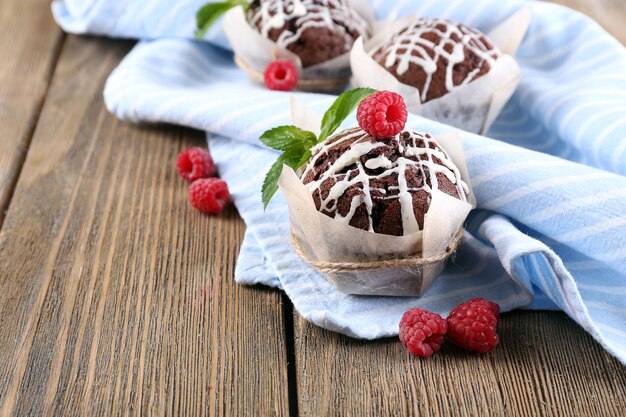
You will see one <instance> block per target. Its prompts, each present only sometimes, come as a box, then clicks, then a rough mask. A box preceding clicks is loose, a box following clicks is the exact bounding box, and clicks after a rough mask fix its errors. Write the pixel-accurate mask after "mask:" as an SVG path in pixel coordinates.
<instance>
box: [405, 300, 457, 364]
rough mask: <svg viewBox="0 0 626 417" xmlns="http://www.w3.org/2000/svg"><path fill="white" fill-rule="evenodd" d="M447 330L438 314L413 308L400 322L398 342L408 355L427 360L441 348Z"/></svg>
mask: <svg viewBox="0 0 626 417" xmlns="http://www.w3.org/2000/svg"><path fill="white" fill-rule="evenodd" d="M447 328H448V325H447V323H446V321H445V320H444V319H442V318H441V316H440V315H439V314H435V313H431V312H430V311H426V310H422V309H421V308H413V309H411V310H409V311H407V312H406V313H404V315H403V316H402V320H400V341H401V342H402V344H403V345H404V347H405V348H406V350H408V351H409V352H410V353H412V354H414V355H417V356H421V357H422V358H429V357H430V356H431V355H432V354H433V353H434V352H437V351H438V350H439V349H440V348H441V345H442V344H443V341H444V338H445V335H446V330H447Z"/></svg>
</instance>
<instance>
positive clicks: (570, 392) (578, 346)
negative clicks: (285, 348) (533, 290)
mask: <svg viewBox="0 0 626 417" xmlns="http://www.w3.org/2000/svg"><path fill="white" fill-rule="evenodd" d="M499 334H500V336H501V343H500V345H499V346H498V348H497V349H496V350H494V351H493V352H491V353H490V354H488V355H479V354H472V353H468V352H464V351H461V350H460V349H457V348H455V347H454V346H451V345H450V344H446V345H444V348H443V349H442V350H441V352H439V353H437V354H436V355H434V356H433V357H432V358H431V359H430V360H423V359H420V358H417V357H412V356H410V355H409V354H408V353H407V352H406V351H405V350H404V348H403V347H402V345H401V344H400V342H399V341H398V339H396V338H393V339H385V340H383V341H377V342H367V341H359V340H354V339H350V338H348V337H345V336H341V335H338V334H336V333H332V332H329V331H326V330H323V329H320V328H318V327H316V326H314V325H312V324H309V323H307V322H305V321H304V320H303V319H301V318H300V319H298V320H297V321H296V331H295V346H296V369H297V371H298V396H299V402H298V409H299V412H300V415H302V416H387V415H389V416H391V415H393V416H468V417H473V416H482V415H484V416H492V417H493V416H502V417H508V416H529V417H530V416H587V417H592V416H598V417H605V416H624V415H626V372H624V367H623V366H622V365H621V364H620V363H619V362H617V360H615V359H614V358H612V357H611V356H610V355H608V354H607V353H605V352H604V351H603V350H602V349H601V348H600V347H599V346H598V345H597V343H596V342H595V341H594V340H593V339H592V338H591V337H590V336H589V335H587V334H586V333H585V332H584V331H583V330H582V329H580V328H579V327H578V326H577V325H576V324H575V323H574V322H573V321H571V320H570V319H569V318H567V317H565V316H564V315H563V314H561V313H548V312H514V313H509V314H505V315H503V317H502V321H501V324H500V326H499Z"/></svg>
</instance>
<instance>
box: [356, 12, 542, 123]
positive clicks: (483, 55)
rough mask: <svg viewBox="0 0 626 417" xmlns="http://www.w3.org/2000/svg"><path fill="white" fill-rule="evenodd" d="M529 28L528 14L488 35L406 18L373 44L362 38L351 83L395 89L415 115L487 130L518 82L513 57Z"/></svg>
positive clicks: (448, 23)
mask: <svg viewBox="0 0 626 417" xmlns="http://www.w3.org/2000/svg"><path fill="white" fill-rule="evenodd" d="M529 23H530V14H529V13H528V11H527V10H525V9H522V10H520V11H519V12H516V13H514V14H513V15H512V16H511V17H510V18H508V19H507V20H505V21H504V22H502V23H500V24H499V25H498V26H496V27H495V28H493V29H492V30H491V31H490V32H489V34H488V35H486V34H484V33H482V32H480V31H479V30H477V29H474V28H470V27H468V26H465V25H463V24H461V23H456V22H452V21H450V20H446V19H434V18H415V17H410V16H409V17H406V18H403V19H402V20H400V21H398V22H397V23H396V25H394V26H393V27H387V28H386V29H384V30H381V31H379V32H378V33H377V34H376V36H375V37H374V38H372V39H371V40H369V41H367V40H365V39H363V40H361V39H357V41H356V42H355V43H354V46H353V48H352V51H351V54H350V63H351V67H352V74H353V76H352V84H353V85H354V86H356V87H373V88H376V89H378V90H390V91H394V92H396V93H398V94H400V95H402V97H403V98H404V100H405V101H406V103H407V107H408V109H409V112H411V113H414V114H419V115H421V116H424V117H426V118H429V119H432V120H436V121H438V122H441V123H445V124H448V125H451V126H454V127H457V128H460V129H463V130H466V131H469V132H474V133H481V134H482V133H485V132H486V131H487V130H488V129H489V127H490V126H491V124H492V123H493V122H494V120H495V119H496V117H497V116H498V114H499V113H500V111H501V110H502V108H503V107H504V105H505V104H506V102H507V101H508V100H509V98H510V97H511V96H512V95H513V93H514V91H515V89H516V88H517V85H518V84H519V80H520V78H521V70H520V67H519V65H518V64H517V62H516V61H515V58H514V57H513V55H514V54H515V52H516V51H517V48H518V47H519V44H520V43H521V41H522V39H523V38H524V35H525V33H526V30H527V28H528V25H529Z"/></svg>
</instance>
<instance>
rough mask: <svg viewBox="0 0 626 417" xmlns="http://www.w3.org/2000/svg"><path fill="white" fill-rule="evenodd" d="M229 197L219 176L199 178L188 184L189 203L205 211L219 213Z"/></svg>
mask: <svg viewBox="0 0 626 417" xmlns="http://www.w3.org/2000/svg"><path fill="white" fill-rule="evenodd" d="M229 198H230V193H229V192H228V186H227V185H226V182H224V181H222V180H221V179H219V178H201V179H199V180H197V181H195V182H194V183H193V184H191V185H190V186H189V201H191V205H192V206H194V207H195V208H197V209H198V210H200V211H202V212H205V213H209V214H218V213H220V212H221V211H222V210H223V209H224V207H226V204H227V203H228V199H229Z"/></svg>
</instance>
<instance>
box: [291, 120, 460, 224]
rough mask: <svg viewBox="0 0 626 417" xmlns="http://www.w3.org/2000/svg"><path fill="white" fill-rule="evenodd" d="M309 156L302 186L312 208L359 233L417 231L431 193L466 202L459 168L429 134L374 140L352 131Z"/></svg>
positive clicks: (340, 135)
mask: <svg viewBox="0 0 626 417" xmlns="http://www.w3.org/2000/svg"><path fill="white" fill-rule="evenodd" d="M312 153H313V156H312V157H311V160H310V161H309V163H308V165H307V167H306V169H305V171H304V173H303V174H302V182H303V183H304V184H305V185H306V186H307V188H308V189H309V190H310V191H311V194H312V196H313V200H314V201H315V206H316V207H317V209H318V210H319V211H320V212H322V213H324V214H326V215H327V216H329V217H332V218H335V219H338V220H341V221H343V222H345V223H347V224H349V225H351V226H354V227H357V228H359V229H363V230H368V231H371V232H375V233H383V234H387V235H394V236H402V235H408V234H411V233H415V232H417V231H419V230H422V229H423V228H424V215H425V214H426V213H427V212H428V208H429V207H430V201H431V193H432V190H433V189H439V190H441V191H443V192H444V193H446V194H448V195H450V196H452V197H455V198H458V199H460V200H463V201H467V196H468V193H469V188H468V186H467V184H465V183H464V182H463V180H462V179H461V174H460V172H459V169H458V168H457V167H456V166H455V165H454V162H453V161H452V160H451V159H450V158H449V157H448V155H447V154H446V152H445V151H444V150H443V149H442V148H441V147H440V146H439V145H438V144H437V142H435V140H434V139H433V138H432V137H431V136H430V135H429V134H428V133H419V132H414V131H403V132H402V133H400V134H399V135H397V136H395V137H392V138H387V139H379V138H376V137H374V136H372V135H370V134H368V133H366V132H365V131H363V130H361V129H360V128H354V129H350V130H346V131H343V132H341V133H339V134H337V135H335V136H333V137H332V138H329V139H328V140H327V141H325V142H323V143H321V144H320V145H318V146H316V147H315V148H313V149H312Z"/></svg>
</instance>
